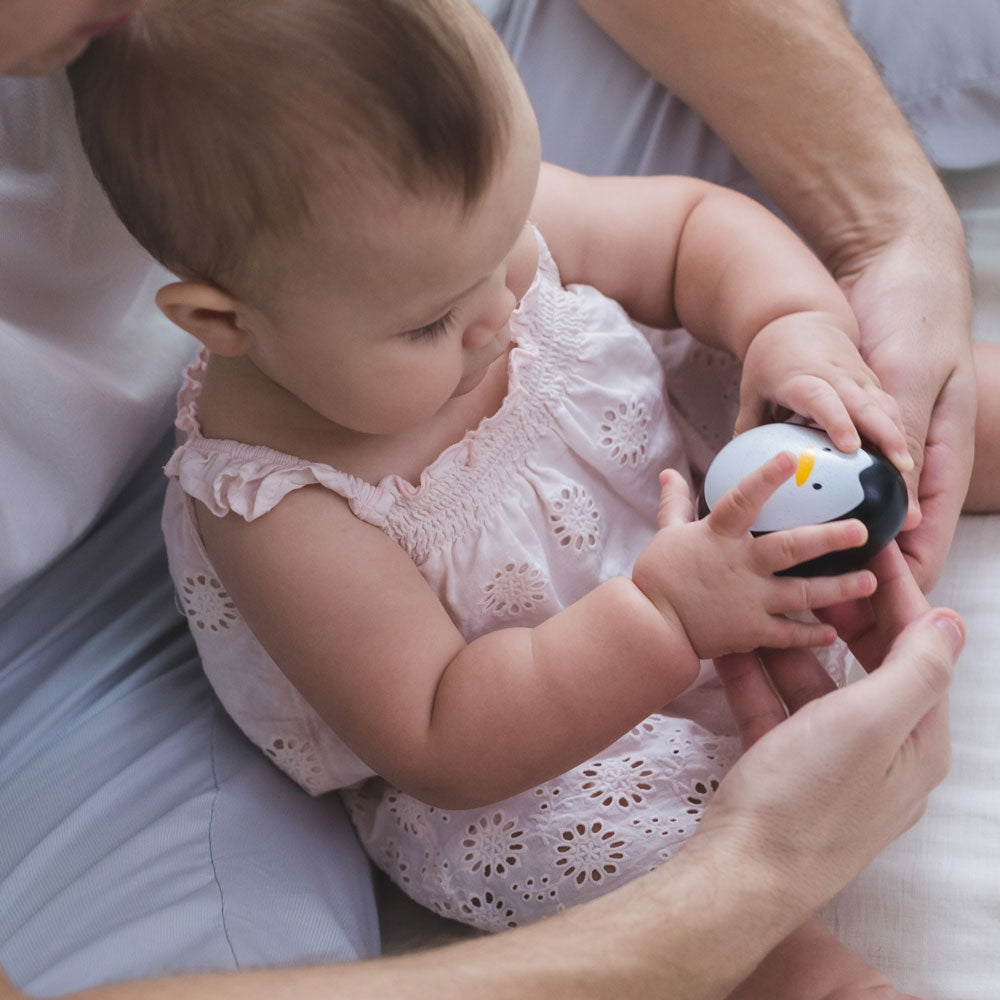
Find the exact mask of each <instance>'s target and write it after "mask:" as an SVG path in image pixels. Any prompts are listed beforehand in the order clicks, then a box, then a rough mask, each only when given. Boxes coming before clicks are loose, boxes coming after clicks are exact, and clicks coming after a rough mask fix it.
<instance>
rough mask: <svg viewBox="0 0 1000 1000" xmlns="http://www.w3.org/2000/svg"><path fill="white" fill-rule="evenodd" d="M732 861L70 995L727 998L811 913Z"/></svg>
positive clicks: (81, 999)
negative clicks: (449, 922)
mask: <svg viewBox="0 0 1000 1000" xmlns="http://www.w3.org/2000/svg"><path fill="white" fill-rule="evenodd" d="M689 851H690V854H689V853H688V852H689ZM726 861H727V858H726V857H724V856H720V855H718V852H716V851H715V850H714V848H709V849H706V850H705V851H703V852H702V851H699V850H698V849H697V847H696V845H695V842H694V841H692V842H691V844H690V845H689V846H688V847H687V848H685V850H684V852H682V853H681V854H680V855H678V857H677V858H675V859H674V860H672V861H671V862H670V863H669V864H666V865H664V866H662V867H661V868H659V869H657V870H656V871H655V872H653V873H651V874H650V875H647V876H645V877H643V878H640V879H638V880H636V881H634V882H632V883H630V884H629V885H626V886H624V887H623V888H622V889H619V890H617V891H616V892H614V893H611V894H609V895H608V896H605V897H601V898H600V899H597V900H594V901H593V902H591V903H587V904H584V905H582V906H579V907H576V908H573V909H571V910H569V911H567V912H565V913H564V914H562V915H560V916H559V917H555V918H552V919H550V920H547V921H545V922H543V923H541V924H536V925H534V926H532V927H528V928H523V929H519V930H516V931H511V932H507V933H504V934H500V935H496V936H492V937H486V938H481V939H477V940H473V941H467V942H463V943H460V944H456V945H452V946H449V947H447V948H445V949H435V950H433V951H428V952H423V953H419V954H413V955H407V956H403V957H400V958H393V959H381V960H377V961H373V962H364V963H352V964H346V965H338V966H316V967H313V968H302V969H273V970H259V971H248V972H240V973H230V974H214V975H200V976H190V977H172V978H168V979H162V980H154V981H146V982H133V983H128V984H120V985H114V986H107V987H102V988H98V989H93V990H85V991H81V992H80V993H74V994H73V995H72V1000H258V998H259V1000H274V998H275V997H281V998H282V1000H337V998H339V997H350V998H351V1000H366V998H369V997H370V998H373V1000H376V998H377V1000H382V998H383V997H386V996H391V997H398V998H400V1000H404V998H412V1000H424V998H426V1000H451V998H454V1000H465V998H467V997H469V996H479V997H482V998H483V1000H561V998H566V1000H570V998H572V1000H618V998H620V997H622V996H628V997H632V998H635V1000H642V998H646V997H649V998H653V997H656V998H659V1000H674V998H676V1000H720V998H722V997H725V996H726V995H727V994H728V993H729V992H730V990H731V989H732V988H733V987H734V986H735V985H736V984H737V983H738V982H740V981H742V979H744V978H745V977H746V976H747V975H748V974H749V973H750V971H752V969H753V968H754V967H755V966H756V965H757V963H758V962H759V961H760V960H761V959H762V958H763V957H764V955H765V954H766V953H767V951H769V950H770V949H771V948H773V947H774V946H775V945H776V944H777V943H778V942H779V941H780V940H781V939H782V938H783V937H784V936H785V935H786V934H787V933H788V932H789V931H790V930H791V929H793V928H794V927H795V926H796V924H797V922H800V921H801V920H802V919H804V917H805V916H806V915H805V914H799V913H791V912H790V909H791V908H790V907H788V906H786V905H784V904H783V903H782V902H781V900H780V899H779V898H777V895H776V894H775V893H773V892H772V891H771V890H770V888H769V887H766V886H762V885H761V884H760V882H755V881H754V878H753V876H752V873H748V872H747V871H746V870H742V871H739V870H737V871H734V870H732V869H731V868H730V869H729V871H730V872H731V873H732V874H724V873H725V872H726V871H727V869H726V868H725V862H726ZM4 995H5V994H3V993H2V992H0V996H4ZM12 996H13V995H12ZM67 1000H68V998H67Z"/></svg>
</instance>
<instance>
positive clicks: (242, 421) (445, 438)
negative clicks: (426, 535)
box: [198, 354, 507, 484]
mask: <svg viewBox="0 0 1000 1000" xmlns="http://www.w3.org/2000/svg"><path fill="white" fill-rule="evenodd" d="M506 393H507V355H506V354H505V355H503V356H502V357H500V358H498V359H497V361H495V362H494V363H493V365H492V366H491V367H490V369H489V371H488V372H487V376H486V378H484V379H483V381H482V382H481V383H480V384H479V385H478V386H477V387H476V388H475V389H474V390H473V391H472V392H469V393H467V394H466V395H464V396H458V397H455V398H453V399H451V400H450V401H449V402H448V404H447V405H446V406H444V407H443V408H442V409H441V410H439V411H438V413H436V414H435V415H434V416H433V417H432V418H431V419H430V420H429V421H427V422H426V423H424V424H422V425H421V426H420V427H414V428H409V429H407V430H404V431H400V432H398V433H394V434H384V435H375V434H362V433H359V432H357V431H353V430H351V429H349V428H345V427H342V426H340V425H339V424H334V423H332V422H331V421H329V420H327V419H326V418H325V417H323V416H321V415H320V414H318V413H317V412H316V411H315V410H313V409H311V408H310V407H308V406H306V405H305V404H304V403H303V402H302V401H301V400H299V399H298V398H297V397H295V396H293V395H292V394H291V393H289V392H287V391H286V390H285V389H283V388H281V387H280V386H278V385H276V384H275V383H274V382H272V381H271V380H270V379H267V378H266V376H264V375H262V374H261V372H260V371H259V370H258V369H257V368H256V367H255V366H254V365H253V364H252V363H251V362H249V361H248V360H247V359H245V358H223V357H218V356H216V355H212V356H210V358H209V362H208V369H207V371H206V374H205V381H204V387H203V389H202V393H201V396H200V398H199V401H198V422H199V424H200V426H201V432H202V434H203V435H204V436H205V437H209V438H223V439H226V440H232V441H239V442H241V443H243V444H250V445H257V446H263V447H267V448H272V449H274V450H275V451H279V452H283V453H285V454H288V455H294V456H296V457H298V458H304V459H307V460H308V461H311V462H320V463H323V464H324V465H329V466H332V467H333V468H335V469H339V470H341V471H343V472H347V473H350V474H351V475H354V476H358V477H359V478H361V479H364V480H366V481H368V482H371V483H378V482H380V481H381V480H382V479H385V478H386V477H387V476H390V475H396V476H400V477H402V478H403V479H406V480H407V481H409V482H411V483H414V484H416V483H419V481H420V474H421V472H422V471H423V470H424V469H425V468H427V466H428V465H430V464H431V463H432V462H433V461H434V460H435V459H436V458H437V457H438V456H439V455H440V454H441V452H443V451H444V450H445V449H446V448H448V447H449V446H450V445H452V444H455V443H456V442H458V441H460V440H461V439H462V438H463V437H464V436H465V434H466V433H468V432H469V431H470V430H473V429H474V428H476V427H477V426H479V424H480V422H481V421H482V420H483V419H484V418H485V417H488V416H491V415H492V414H493V413H495V412H496V411H497V410H498V409H499V408H500V406H501V405H502V403H503V400H504V398H505V396H506Z"/></svg>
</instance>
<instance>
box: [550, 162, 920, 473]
mask: <svg viewBox="0 0 1000 1000" xmlns="http://www.w3.org/2000/svg"><path fill="white" fill-rule="evenodd" d="M532 217H533V219H534V221H535V222H536V223H537V224H538V226H539V228H540V229H541V231H542V232H543V234H544V235H545V238H546V241H547V242H548V244H549V247H550V248H551V250H552V253H553V256H554V257H555V259H556V262H557V263H558V265H559V270H560V275H561V277H562V280H563V281H564V283H566V284H570V283H574V282H580V283H583V284H590V285H594V286H595V287H597V288H599V289H600V290H601V291H603V292H604V293H605V294H607V295H609V296H611V297H612V298H614V299H616V300H617V301H619V302H620V303H621V304H622V305H623V306H624V308H625V309H626V310H627V311H628V313H629V315H631V316H632V317H633V318H634V319H636V320H638V321H639V322H641V323H646V324H648V325H650V326H656V327H668V328H669V327H674V326H684V327H685V328H686V329H687V330H688V331H689V332H690V333H691V334H692V335H693V336H695V337H697V338H698V339H699V340H701V341H702V342H703V343H706V344H709V345H711V346H713V347H720V348H723V349H725V350H728V351H730V352H732V353H733V354H735V355H736V356H737V357H738V358H740V359H741V360H742V361H743V362H744V374H743V381H742V386H741V410H740V415H739V418H738V422H737V427H738V429H740V430H745V429H747V428H748V427H750V426H753V425H755V424H757V423H760V422H762V421H764V420H767V419H775V418H776V416H781V415H785V414H784V413H783V411H788V412H793V413H797V414H799V415H800V416H802V417H805V418H807V419H808V420H811V421H812V422H814V423H816V424H818V425H819V426H821V427H823V428H824V430H826V431H827V433H829V434H830V436H831V438H832V439H833V441H834V443H835V444H836V445H837V446H838V447H839V448H841V449H842V450H844V451H853V450H855V449H856V448H857V447H858V446H859V444H860V440H859V436H858V432H859V431H860V433H861V434H862V435H863V436H864V437H865V438H867V439H868V440H869V441H871V442H872V443H873V444H875V445H876V446H877V447H878V448H880V449H881V450H882V451H883V452H884V453H885V454H886V455H887V456H888V457H889V458H890V460H892V461H893V462H894V463H895V464H896V465H897V466H899V468H900V469H901V470H904V471H905V470H907V469H909V468H910V467H911V466H912V461H911V459H910V456H909V453H908V451H907V448H906V438H905V435H904V432H903V426H902V419H901V417H900V412H899V407H898V406H897V404H896V402H895V401H894V400H893V399H892V398H891V397H890V396H889V395H888V394H887V393H885V392H883V391H882V388H881V385H880V384H879V381H878V378H877V377H876V375H875V374H874V372H873V371H872V370H871V369H870V368H869V367H868V365H867V364H865V362H864V360H863V359H862V356H861V353H860V351H859V350H858V346H857V345H858V342H859V336H860V335H859V331H858V326H857V322H856V320H855V317H854V314H853V312H852V311H851V308H850V305H849V304H848V302H847V299H846V298H845V297H844V295H843V293H842V292H841V290H840V289H839V287H838V286H837V283H836V282H835V281H834V279H833V278H832V277H831V275H830V274H829V273H828V272H827V270H826V268H825V267H824V266H823V265H822V264H821V263H820V261H819V260H818V259H817V258H816V257H815V256H814V255H813V254H812V252H811V251H810V250H809V249H808V247H806V245H805V244H804V243H803V242H802V241H801V240H800V239H799V238H798V237H797V236H796V235H795V234H794V233H793V232H792V231H791V230H790V229H789V228H788V227H787V226H786V225H785V224H784V223H782V222H781V221H780V220H779V219H778V218H777V217H776V216H774V214H773V213H771V212H769V211H768V210H767V209H765V208H763V207H762V206H761V205H759V204H757V203H756V202H755V201H753V200H752V199H750V198H747V197H745V196H744V195H741V194H739V193H737V192H735V191H731V190H729V189H727V188H723V187H719V186H717V185H713V184H710V183H708V182H706V181H702V180H699V179H696V178H691V177H676V176H670V177H667V176H664V177H586V176H584V175H581V174H577V173H574V172H572V171H568V170H564V169H562V168H560V167H554V166H552V165H549V164H546V165H545V166H544V167H543V170H542V174H541V178H540V181H539V186H538V192H537V194H536V198H535V203H534V205H533V207H532Z"/></svg>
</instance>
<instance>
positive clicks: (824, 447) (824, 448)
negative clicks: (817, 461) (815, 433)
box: [823, 445, 833, 451]
mask: <svg viewBox="0 0 1000 1000" xmlns="http://www.w3.org/2000/svg"><path fill="white" fill-rule="evenodd" d="M823 451H833V449H832V448H829V447H827V446H826V445H824V446H823Z"/></svg>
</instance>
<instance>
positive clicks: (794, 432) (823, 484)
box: [699, 424, 907, 576]
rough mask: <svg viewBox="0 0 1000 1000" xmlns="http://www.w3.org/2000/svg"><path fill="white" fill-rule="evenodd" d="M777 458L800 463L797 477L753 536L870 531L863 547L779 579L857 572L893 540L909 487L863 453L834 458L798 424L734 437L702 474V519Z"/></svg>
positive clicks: (766, 510)
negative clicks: (832, 528)
mask: <svg viewBox="0 0 1000 1000" xmlns="http://www.w3.org/2000/svg"><path fill="white" fill-rule="evenodd" d="M782 451H790V452H791V453H792V454H793V455H795V456H796V457H797V458H798V467H797V469H796V471H795V475H794V476H792V477H790V478H789V479H788V480H786V481H785V482H784V483H782V484H781V486H779V487H778V489H777V490H775V492H774V494H773V495H772V496H771V497H770V498H769V499H768V500H767V502H766V503H765V504H764V506H763V507H762V508H761V511H760V514H759V516H758V517H757V520H756V521H754V523H753V525H752V526H751V528H750V531H751V533H752V534H753V535H763V534H767V533H768V532H771V531H780V530H782V529H785V528H798V527H801V526H802V525H807V524H823V523H825V522H827V521H845V520H848V519H850V518H857V519H858V520H859V521H861V522H862V523H863V524H864V525H865V526H866V527H867V528H868V541H867V542H865V544H864V545H859V546H858V547H857V548H853V549H844V550H842V551H838V552H827V553H826V554H825V555H822V556H819V557H818V558H816V559H810V560H808V561H806V562H803V563H799V564H798V565H797V566H792V567H790V568H789V569H786V570H782V571H781V573H779V574H778V575H779V576H833V575H835V574H839V573H846V572H849V571H851V570H855V569H859V568H860V567H861V566H863V565H864V564H865V563H866V562H867V561H868V560H869V559H870V558H871V557H872V556H873V555H875V553H876V552H878V551H880V550H881V549H883V548H884V547H885V546H886V545H888V544H889V542H891V541H892V539H893V538H895V537H896V534H897V533H898V532H899V529H900V528H901V527H902V526H903V520H904V519H905V517H906V508H907V497H906V485H905V484H904V482H903V477H902V476H901V475H900V474H899V472H898V470H897V469H896V467H895V466H894V465H892V463H891V462H889V461H888V460H887V459H886V458H884V457H883V456H882V455H880V454H879V453H878V452H876V451H874V450H871V449H868V448H864V447H862V448H859V449H858V450H857V451H856V452H854V453H849V452H843V451H838V450H837V448H836V447H834V444H833V442H832V441H831V440H830V438H829V437H827V435H826V434H825V433H824V432H823V431H820V430H816V429H815V428H812V427H803V426H800V425H799V424H764V425H762V426H760V427H754V428H753V429H752V430H749V431H746V432H745V433H743V434H740V435H738V436H737V437H735V438H733V439H732V440H731V441H730V442H729V443H728V444H727V445H726V446H725V447H724V448H723V449H722V450H721V451H720V452H719V453H718V455H716V456H715V458H714V459H713V460H712V464H711V465H710V466H709V468H708V472H707V473H706V474H705V482H704V484H703V486H702V491H701V499H700V503H699V508H700V510H699V512H700V514H701V516H704V515H706V514H708V513H709V512H710V511H711V510H712V508H713V507H714V505H715V504H716V503H718V501H719V499H720V498H721V497H722V495H723V493H725V492H726V491H727V490H728V489H730V488H731V487H732V486H735V485H736V484H737V483H738V482H740V481H741V480H742V479H744V478H745V477H746V476H747V475H749V474H750V473H751V472H753V470H754V469H757V468H759V467H760V466H761V465H763V464H764V463H765V462H766V461H767V460H768V459H770V458H773V457H774V456H775V455H777V454H779V453H780V452H782Z"/></svg>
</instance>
